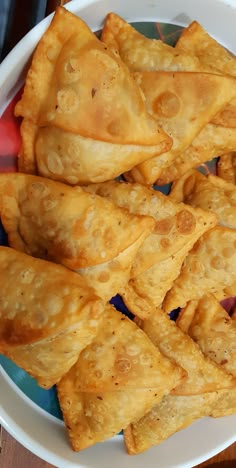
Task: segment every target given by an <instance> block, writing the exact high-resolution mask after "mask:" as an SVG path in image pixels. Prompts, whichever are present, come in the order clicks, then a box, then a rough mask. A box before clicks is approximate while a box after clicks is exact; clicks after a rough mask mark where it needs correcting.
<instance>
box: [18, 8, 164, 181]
mask: <svg viewBox="0 0 236 468" xmlns="http://www.w3.org/2000/svg"><path fill="white" fill-rule="evenodd" d="M94 70H96V73H94ZM15 114H16V115H17V116H22V117H23V118H24V119H26V121H30V123H32V124H34V125H37V126H38V128H42V127H43V128H44V130H45V132H46V131H47V133H46V137H47V138H48V139H49V140H50V139H51V141H50V142H51V145H49V148H48V149H47V150H46V151H45V149H44V152H43V151H42V147H41V146H42V140H43V141H44V142H45V140H46V139H47V138H46V137H45V135H44V133H45V132H42V130H41V131H40V132H37V135H36V132H33V131H32V132H31V134H30V136H31V138H34V142H32V143H31V144H30V147H32V145H33V146H34V148H35V153H36V160H37V169H38V171H39V172H40V173H41V174H42V175H46V176H48V177H50V173H51V172H52V176H53V178H56V179H58V180H65V177H64V179H63V173H64V166H65V167H66V168H67V169H68V164H69V165H73V170H72V171H69V174H67V175H66V177H74V178H76V177H77V181H76V182H73V181H72V184H73V183H78V182H83V177H82V176H83V174H82V175H81V176H80V165H81V164H82V166H83V165H84V164H85V163H84V162H83V161H84V158H85V157H86V156H87V154H88V150H89V151H90V158H89V159H90V167H91V169H90V171H91V174H89V173H88V174H87V180H93V179H91V177H95V176H98V175H101V172H102V171H103V169H104V161H103V160H101V159H100V160H99V158H98V157H97V156H96V153H95V151H96V149H97V146H98V145H96V142H99V141H101V142H103V143H106V142H107V143H111V144H116V145H131V146H132V145H136V146H141V147H142V150H141V151H140V152H139V153H137V155H138V154H139V157H140V158H141V159H142V160H145V159H147V158H149V157H150V154H149V152H150V147H152V154H153V155H154V154H156V152H157V154H158V153H159V152H160V153H161V152H162V151H163V150H166V148H167V149H169V148H170V146H171V144H172V141H171V138H169V137H168V136H167V135H166V134H165V133H164V132H163V131H162V129H161V128H160V127H159V126H158V124H157V122H156V120H155V119H153V118H152V117H151V116H150V115H149V114H148V113H147V111H146V108H145V103H144V100H143V97H142V95H141V92H140V90H139V87H138V85H137V84H136V83H135V81H134V80H133V77H132V76H131V74H130V72H129V70H128V68H127V67H126V66H125V65H124V64H123V62H122V61H121V59H120V58H119V56H118V55H117V54H115V53H114V52H113V51H110V50H108V48H107V47H106V46H105V45H104V44H103V43H102V42H101V41H99V39H98V38H97V37H96V36H95V34H93V33H92V31H91V30H90V29H89V27H88V26H87V25H86V24H85V23H84V22H83V21H82V20H81V19H80V18H78V17H77V16H75V15H73V14H72V13H70V12H69V11H67V10H66V9H64V8H61V7H58V8H57V10H56V13H55V15H54V17H53V20H52V22H51V24H50V26H49V28H48V30H47V31H46V33H45V34H44V35H43V37H42V39H41V40H40V42H39V44H38V46H37V49H36V51H35V53H34V56H33V60H32V64H31V66H30V69H29V71H28V74H27V78H26V84H25V87H24V92H23V96H22V98H21V100H20V101H19V102H18V103H17V105H16V109H15ZM24 131H25V129H24V126H23V127H22V136H23V140H25V139H26V136H25V135H24ZM57 135H58V136H59V139H57ZM74 136H75V137H76V136H79V137H83V138H82V142H80V141H79V142H77V140H76V139H74ZM28 139H29V137H28ZM55 139H56V142H55ZM68 139H69V140H70V143H71V145H70V146H71V147H72V148H70V149H67V148H66V146H67V145H66V143H65V140H68ZM84 139H85V140H84ZM87 139H88V141H87ZM93 141H94V142H95V145H94V146H93ZM73 144H75V145H76V146H77V153H76V152H75V151H74V150H73ZM60 145H63V149H64V150H65V151H66V154H65V155H64V159H63V160H61V158H60V154H59V153H60V152H59V153H58V150H57V148H58V146H59V147H60ZM84 145H85V152H84V153H83V146H84ZM50 146H51V147H50ZM145 147H147V150H148V151H147V152H146V153H145ZM52 148H53V149H52ZM78 149H80V152H78ZM129 149H132V148H129ZM71 150H72V153H73V157H72V155H71V153H70V151H71ZM23 151H24V146H23V149H22V151H21V154H20V158H21V159H23V161H24V159H25V160H26V162H27V159H28V158H27V155H26V156H24V152H23ZM76 155H77V156H76ZM31 156H32V155H31ZM28 157H30V154H29V156H28ZM111 159H112V156H111ZM81 161H82V163H81ZM125 165H130V163H128V161H127V154H126V160H125ZM20 166H21V167H22V161H20ZM111 167H112V164H111V163H110V168H109V169H111ZM131 167H132V166H131ZM121 172H123V168H122V167H121V166H120V167H119V166H118V167H116V168H115V167H114V166H113V171H111V173H109V177H110V178H112V177H114V176H115V175H119V174H120V173H121ZM107 177H108V176H107V175H106V172H104V178H103V180H106V178H107ZM74 180H76V179H74ZM68 182H69V183H70V181H69V180H68Z"/></svg>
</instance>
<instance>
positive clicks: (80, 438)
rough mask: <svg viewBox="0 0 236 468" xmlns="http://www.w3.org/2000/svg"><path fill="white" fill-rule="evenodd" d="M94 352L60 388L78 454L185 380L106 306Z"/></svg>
mask: <svg viewBox="0 0 236 468" xmlns="http://www.w3.org/2000/svg"><path fill="white" fill-rule="evenodd" d="M103 320H104V325H103V326H102V327H100V329H99V332H98V334H97V336H96V338H95V339H94V340H93V342H92V344H91V346H88V347H87V348H86V349H85V352H84V353H81V354H80V356H79V359H78V361H77V363H76V364H75V365H74V366H73V367H72V369H71V370H70V371H69V372H68V373H67V374H66V375H65V376H64V377H63V379H62V380H61V381H60V383H59V384H58V386H57V390H58V397H59V402H60V406H61V409H62V412H63V417H64V420H65V423H66V426H67V429H68V434H69V438H70V441H71V444H72V447H73V449H74V450H81V449H84V448H86V447H88V446H90V445H93V444H95V443H96V442H101V441H103V440H105V439H107V438H109V437H112V436H114V435H115V434H117V433H118V432H119V431H120V430H121V429H124V428H125V427H126V426H127V425H128V424H129V423H130V422H132V421H136V420H137V419H139V418H140V417H141V415H144V414H145V413H146V412H147V411H149V410H150V408H151V407H152V406H153V405H154V404H155V402H156V401H158V402H159V401H160V400H161V398H162V397H163V396H164V395H167V394H168V393H169V392H170V390H171V389H172V388H173V387H175V386H176V385H178V384H179V383H180V382H181V381H182V379H183V378H184V377H185V373H184V371H183V370H182V369H181V368H180V367H179V366H177V365H176V364H175V363H174V362H172V361H171V360H169V359H167V358H166V357H164V356H163V355H162V354H161V353H160V351H159V350H158V349H157V348H156V347H155V346H154V345H153V344H152V342H151V341H150V340H149V338H148V337H147V335H146V334H145V333H144V332H143V331H142V330H140V329H139V328H138V327H137V325H136V324H135V323H134V322H131V321H130V320H129V319H128V318H127V317H125V316H124V315H122V314H121V313H120V312H117V311H116V310H114V309H113V308H112V306H109V305H107V307H106V310H105V312H104V316H103Z"/></svg>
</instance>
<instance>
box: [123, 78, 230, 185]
mask: <svg viewBox="0 0 236 468" xmlns="http://www.w3.org/2000/svg"><path fill="white" fill-rule="evenodd" d="M134 76H135V79H136V81H137V83H138V84H139V86H140V87H141V89H142V91H143V93H144V96H145V98H146V107H147V110H148V112H149V113H150V114H152V115H153V117H155V118H156V119H157V121H158V124H160V125H161V127H162V128H163V130H164V131H165V132H166V133H167V134H168V135H169V136H170V137H171V138H172V139H173V146H172V148H171V149H170V150H169V151H168V152H166V153H164V154H162V155H159V156H156V157H154V158H151V159H149V160H147V161H145V162H143V163H141V164H140V165H139V166H137V167H135V168H134V169H132V170H131V171H130V173H129V174H128V176H129V178H133V180H136V181H137V182H140V183H144V184H146V185H151V184H153V183H155V181H156V180H157V178H158V177H159V175H160V173H161V171H162V170H163V169H164V168H165V167H168V166H170V165H171V164H172V162H173V160H175V159H176V157H177V156H179V155H181V154H182V153H183V152H184V151H185V150H186V149H187V148H188V147H189V145H190V144H191V143H192V141H193V140H194V138H195V137H196V136H197V134H198V133H199V132H200V131H201V130H202V129H203V127H204V126H205V125H206V124H207V123H208V122H209V121H210V120H211V119H212V118H213V117H214V115H215V114H216V113H217V112H218V111H219V110H220V109H223V108H224V107H225V105H226V103H227V102H229V101H230V100H231V99H232V97H234V96H235V93H236V80H235V79H233V78H230V77H226V76H221V75H213V74H210V73H185V72H176V73H173V72H142V73H135V74H134Z"/></svg>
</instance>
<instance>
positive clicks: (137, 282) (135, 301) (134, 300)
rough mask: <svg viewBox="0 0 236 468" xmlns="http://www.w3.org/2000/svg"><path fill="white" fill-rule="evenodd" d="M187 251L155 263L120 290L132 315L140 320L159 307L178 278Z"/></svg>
mask: <svg viewBox="0 0 236 468" xmlns="http://www.w3.org/2000/svg"><path fill="white" fill-rule="evenodd" d="M186 255H187V249H186V248H183V249H182V250H180V251H178V252H176V253H175V254H173V255H171V256H170V257H167V258H166V259H165V260H161V261H160V262H158V263H155V264H154V265H153V266H152V267H151V268H149V269H148V270H146V271H144V272H143V273H142V274H141V275H138V276H136V277H135V278H131V279H130V280H129V282H128V284H127V285H126V286H125V287H124V288H123V289H121V291H120V294H121V296H122V298H123V300H124V302H125V304H126V306H127V307H128V309H130V310H132V313H133V314H134V315H136V316H137V317H140V318H141V319H146V318H148V317H149V316H150V315H152V314H153V311H154V310H155V308H156V307H159V306H161V304H162V302H163V300H164V298H165V296H166V293H167V291H169V290H170V289H171V287H172V285H173V283H174V280H175V279H176V278H177V276H179V273H180V270H181V267H182V264H183V261H184V259H185V257H186Z"/></svg>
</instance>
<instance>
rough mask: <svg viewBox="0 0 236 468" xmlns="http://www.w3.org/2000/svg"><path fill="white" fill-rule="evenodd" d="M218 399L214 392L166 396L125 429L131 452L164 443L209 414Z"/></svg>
mask: <svg viewBox="0 0 236 468" xmlns="http://www.w3.org/2000/svg"><path fill="white" fill-rule="evenodd" d="M216 401H217V394H216V393H215V392H211V393H203V394H202V395H192V396H177V397H175V396H172V395H168V396H166V397H164V398H163V399H162V400H161V402H160V403H159V404H158V405H156V406H154V407H153V408H152V410H151V411H149V413H147V414H146V415H145V416H143V417H142V418H141V419H140V420H139V421H138V422H137V423H132V424H130V425H129V426H128V427H127V428H126V429H125V430H124V437H125V445H126V449H127V452H128V454H129V455H135V454H138V453H142V452H144V451H145V450H148V449H149V448H150V447H152V446H155V445H158V444H160V443H161V442H163V441H164V440H165V439H167V438H168V437H170V436H171V435H173V434H175V433H176V432H177V431H180V430H181V429H184V428H185V427H187V426H189V425H190V424H192V423H193V422H194V421H195V420H196V419H199V418H201V417H204V416H207V415H209V413H210V411H211V410H212V407H213V406H214V404H215V403H216Z"/></svg>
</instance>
